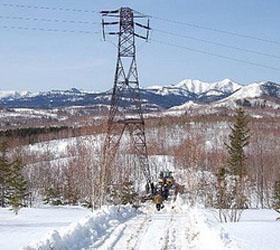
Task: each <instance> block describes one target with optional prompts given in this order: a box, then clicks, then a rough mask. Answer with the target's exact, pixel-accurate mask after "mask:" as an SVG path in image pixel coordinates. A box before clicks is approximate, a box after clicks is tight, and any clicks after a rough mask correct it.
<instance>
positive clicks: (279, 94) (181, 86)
mask: <svg viewBox="0 0 280 250" xmlns="http://www.w3.org/2000/svg"><path fill="white" fill-rule="evenodd" d="M110 94H111V90H109V91H106V92H100V93H95V92H87V91H81V90H78V89H75V88H72V89H70V90H52V91H47V92H39V93H30V92H28V91H22V92H16V91H0V107H3V108H37V109H45V108H59V107H72V106H80V107H84V106H93V107H94V106H96V107H99V108H100V107H101V106H104V107H108V105H109V104H110ZM128 94H129V93H127V94H124V97H123V99H122V101H121V103H120V104H121V105H122V106H126V105H129V102H128V101H129V98H128V97H129V96H128ZM141 97H142V100H143V107H144V110H145V111H147V112H149V111H157V110H166V109H169V108H173V109H174V108H175V109H176V108H178V109H183V108H185V109H186V108H187V107H189V105H184V104H185V103H189V102H191V103H197V104H200V105H203V104H211V105H217V106H236V105H251V106H254V105H260V103H261V105H266V104H268V103H270V105H271V103H272V104H273V103H275V104H277V105H279V104H280V84H279V83H274V82H271V81H263V82H257V83H251V84H248V85H240V84H238V83H236V82H234V81H232V80H230V79H225V80H222V81H218V82H213V83H208V82H203V81H200V80H190V79H187V80H183V81H181V82H179V83H177V84H171V85H167V86H151V87H147V88H142V89H141Z"/></svg>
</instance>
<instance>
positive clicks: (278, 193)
mask: <svg viewBox="0 0 280 250" xmlns="http://www.w3.org/2000/svg"><path fill="white" fill-rule="evenodd" d="M273 207H274V209H276V210H278V211H279V210H280V181H276V182H275V184H274V194H273Z"/></svg>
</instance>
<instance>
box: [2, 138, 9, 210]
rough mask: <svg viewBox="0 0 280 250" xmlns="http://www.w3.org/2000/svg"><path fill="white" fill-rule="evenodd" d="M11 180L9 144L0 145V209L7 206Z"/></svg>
mask: <svg viewBox="0 0 280 250" xmlns="http://www.w3.org/2000/svg"><path fill="white" fill-rule="evenodd" d="M8 178H9V162H8V160H7V144H6V142H1V143H0V207H6V206H7V193H8Z"/></svg>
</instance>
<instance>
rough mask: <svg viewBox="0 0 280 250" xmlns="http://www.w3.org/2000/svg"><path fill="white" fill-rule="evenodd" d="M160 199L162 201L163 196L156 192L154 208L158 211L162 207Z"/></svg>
mask: <svg viewBox="0 0 280 250" xmlns="http://www.w3.org/2000/svg"><path fill="white" fill-rule="evenodd" d="M162 201H163V198H162V196H161V194H159V193H157V194H156V195H155V196H154V202H155V204H156V209H157V210H158V211H159V210H160V209H161V208H162Z"/></svg>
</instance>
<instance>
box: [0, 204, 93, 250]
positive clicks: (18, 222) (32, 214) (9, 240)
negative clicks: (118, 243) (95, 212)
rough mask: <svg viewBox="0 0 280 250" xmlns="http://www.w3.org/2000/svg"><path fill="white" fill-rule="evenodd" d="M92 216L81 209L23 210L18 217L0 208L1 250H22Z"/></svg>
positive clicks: (46, 208) (47, 208)
mask: <svg viewBox="0 0 280 250" xmlns="http://www.w3.org/2000/svg"><path fill="white" fill-rule="evenodd" d="M91 214H92V213H91V212H90V211H89V210H88V209H85V208H81V207H42V208H23V209H21V210H20V211H19V214H18V215H15V214H14V213H13V212H12V211H10V210H9V209H8V208H0V249H1V250H18V249H22V247H23V246H27V245H28V244H30V243H31V242H32V241H35V240H38V239H41V238H44V237H46V235H47V234H48V232H50V231H53V230H57V231H63V230H65V229H66V228H68V226H69V225H70V224H71V223H76V222H78V221H79V220H81V219H82V218H85V217H86V216H89V215H91Z"/></svg>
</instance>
